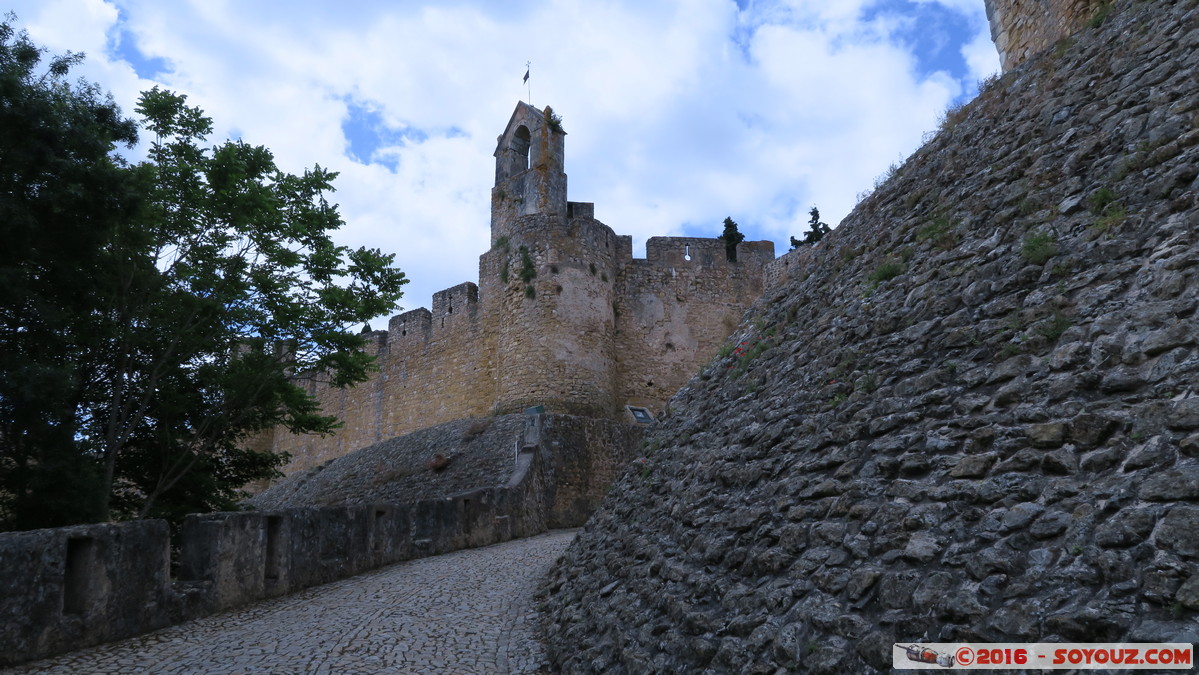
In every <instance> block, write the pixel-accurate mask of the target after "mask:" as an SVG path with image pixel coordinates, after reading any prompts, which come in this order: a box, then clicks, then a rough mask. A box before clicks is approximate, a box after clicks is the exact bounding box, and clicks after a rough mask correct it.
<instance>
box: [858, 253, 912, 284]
mask: <svg viewBox="0 0 1199 675" xmlns="http://www.w3.org/2000/svg"><path fill="white" fill-rule="evenodd" d="M905 271H907V270H906V269H905V267H904V265H903V263H901V262H899V261H898V260H891V259H889V258H888V259H887V260H884V261H883V262H882V263H879V266H878V267H876V268H874V271H873V272H871V273H870V274H869V276H867V277H866V279H867V280H868V281H869V282H870V287H871V288H878V285H879V284H881V283H883V282H884V281H890V280H891V279H894V278H895V277H897V276H899V275H901V274H903V273H904V272H905Z"/></svg>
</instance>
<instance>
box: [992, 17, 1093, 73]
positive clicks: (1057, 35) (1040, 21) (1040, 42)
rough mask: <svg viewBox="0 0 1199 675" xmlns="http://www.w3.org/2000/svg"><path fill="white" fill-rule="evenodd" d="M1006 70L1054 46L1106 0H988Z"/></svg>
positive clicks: (1000, 58) (996, 39)
mask: <svg viewBox="0 0 1199 675" xmlns="http://www.w3.org/2000/svg"><path fill="white" fill-rule="evenodd" d="M985 3H986V8H987V19H988V20H989V21H990V24H991V39H992V40H994V41H995V48H996V49H998V50H999V60H1000V63H1001V64H1002V65H1003V72H1005V73H1006V72H1007V71H1009V70H1011V69H1012V68H1015V67H1016V66H1018V65H1020V64H1021V63H1024V61H1025V60H1027V59H1028V58H1029V57H1030V56H1032V55H1034V54H1036V53H1038V52H1042V51H1044V50H1046V49H1048V48H1049V47H1051V46H1053V45H1054V44H1055V43H1056V42H1057V41H1058V40H1061V39H1063V38H1065V37H1066V36H1068V35H1070V34H1071V33H1073V32H1074V31H1076V30H1078V29H1079V28H1081V27H1082V26H1083V24H1084V23H1086V22H1087V20H1088V19H1090V18H1091V17H1093V16H1094V15H1095V12H1096V11H1098V10H1099V8H1100V7H1101V6H1102V5H1103V0H985Z"/></svg>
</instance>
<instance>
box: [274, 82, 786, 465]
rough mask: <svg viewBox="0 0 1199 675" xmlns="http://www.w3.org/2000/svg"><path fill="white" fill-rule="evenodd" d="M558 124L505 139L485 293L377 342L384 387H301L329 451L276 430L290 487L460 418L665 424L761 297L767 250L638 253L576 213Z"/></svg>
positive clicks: (416, 317)
mask: <svg viewBox="0 0 1199 675" xmlns="http://www.w3.org/2000/svg"><path fill="white" fill-rule="evenodd" d="M551 116H552V111H550V110H549V109H547V110H546V111H539V110H537V109H535V108H533V107H531V106H529V105H527V104H525V103H520V104H518V105H517V107H516V110H515V112H514V113H513V115H512V119H511V120H510V121H509V123H508V127H507V128H506V129H505V131H504V133H503V134H501V135H500V137H499V139H498V147H497V149H496V153H495V157H496V185H495V187H494V188H493V189H492V209H491V213H492V223H491V231H492V242H493V245H492V247H491V249H490V250H488V251H486V252H485V253H483V254H482V255H481V256H480V257H479V281H478V283H477V284H475V283H469V282H468V283H463V284H459V285H457V286H454V287H453V288H449V289H446V290H444V291H441V292H439V293H436V294H435V295H434V296H433V302H432V310H428V309H424V308H420V309H415V310H412V311H409V312H405V313H403V314H400V315H398V316H395V317H394V318H392V319H391V321H390V322H389V323H388V326H387V330H385V331H375V332H373V333H371V334H370V336H369V346H368V349H370V350H371V352H372V353H373V354H375V355H376V356H377V358H378V366H379V371H378V372H377V373H376V374H375V375H374V376H373V377H372V378H371V379H370V380H369V381H367V382H364V383H362V384H360V385H358V386H356V387H353V388H350V389H335V388H331V387H329V386H327V385H326V384H324V383H322V382H321V381H320V380H319V378H318V377H313V378H312V379H309V380H302V381H303V382H304V384H305V386H306V387H308V391H309V392H310V393H312V394H313V395H315V396H316V397H317V398H318V399H319V400H320V402H321V406H322V408H323V409H324V410H325V412H326V413H328V414H332V415H336V416H337V417H338V418H339V419H341V420H343V422H344V426H343V428H342V429H340V430H339V431H338V432H337V433H336V434H335V435H333V436H328V437H321V436H312V435H306V436H297V435H293V434H290V433H288V432H286V431H285V430H282V429H278V430H276V431H275V432H273V433H272V434H269V435H268V436H267V437H265V438H263V439H261V443H262V446H263V447H266V448H269V449H272V450H276V451H286V452H288V453H290V454H291V455H292V462H291V464H289V465H288V467H286V469H285V472H286V473H289V474H290V473H294V472H296V471H300V470H303V469H307V468H310V467H312V466H315V465H318V464H321V463H323V462H325V461H327V460H329V459H333V458H335V457H339V456H342V455H345V454H347V453H349V452H352V451H354V450H356V449H358V448H362V447H365V446H367V445H370V444H372V443H376V442H378V441H381V440H385V439H388V438H392V437H394V436H399V435H402V434H405V433H408V432H411V431H415V430H418V429H423V428H426V427H429V426H433V425H435V424H440V423H442V422H447V421H451V420H456V419H462V418H466V417H479V416H486V415H490V414H502V413H509V412H515V411H519V410H522V409H524V408H527V407H530V406H537V405H540V406H544V407H545V409H546V410H547V411H550V412H562V413H570V414H577V415H585V416H589V417H599V418H609V419H620V418H623V417H625V416H626V415H627V413H626V411H625V407H626V406H637V407H644V408H647V409H649V410H651V411H655V412H656V411H658V410H661V409H662V408H663V407H664V406H665V403H666V401H667V400H669V398H670V397H671V396H672V395H673V394H674V392H675V391H677V390H678V388H679V387H681V386H682V385H683V383H684V382H686V381H687V380H688V379H689V378H690V377H691V376H692V375H693V374H694V373H695V372H696V370H697V369H698V368H699V367H700V366H701V365H702V364H703V363H704V362H705V361H706V360H707V359H709V358H710V357H711V356H712V354H714V353H715V352H716V350H717V348H718V347H719V345H720V343H721V342H722V341H723V340H724V339H725V338H726V337H727V336H728V334H729V333H730V332H732V330H733V328H734V327H735V326H736V324H737V322H738V321H739V320H740V318H741V315H742V314H743V313H744V311H745V310H746V308H748V307H749V305H750V304H751V303H752V302H753V301H754V300H755V299H756V298H757V297H758V296H759V295H761V293H762V291H763V289H764V287H765V282H766V277H767V274H766V270H767V267H768V266H769V265H770V264H771V263H772V261H773V260H774V244H773V243H772V242H769V241H760V242H742V243H741V244H740V245H739V246H738V247H737V260H736V261H735V262H734V261H730V260H728V258H727V255H726V252H725V247H724V242H723V241H721V240H718V239H707V238H694V237H654V238H651V239H650V240H649V241H648V242H647V244H646V257H645V258H643V259H642V258H634V257H633V243H632V237H630V236H627V235H617V234H616V233H615V231H613V229H612V228H611V227H609V226H607V225H605V224H604V223H602V222H600V221H599V220H596V218H595V207H594V205H593V204H590V203H586V202H570V201H567V198H566V197H567V195H566V184H567V179H566V173H565V172H564V171H563V156H564V137H565V135H566V134H565V132H563V131H562V129H561V127H560V126H559V125H558V124H557V123H551V122H550V120H551Z"/></svg>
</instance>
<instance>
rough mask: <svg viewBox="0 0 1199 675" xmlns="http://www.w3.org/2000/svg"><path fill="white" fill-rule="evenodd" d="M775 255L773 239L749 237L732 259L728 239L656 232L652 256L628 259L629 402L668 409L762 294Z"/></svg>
mask: <svg viewBox="0 0 1199 675" xmlns="http://www.w3.org/2000/svg"><path fill="white" fill-rule="evenodd" d="M773 259H774V244H773V242H769V241H755V242H742V243H741V244H740V245H738V247H737V262H729V260H728V258H727V256H726V253H725V248H724V242H723V241H720V240H718V239H701V238H689V237H653V238H651V239H650V240H649V241H648V242H646V257H645V259H644V260H640V259H627V260H626V261H625V263H624V265H623V266H622V268H621V272H620V283H619V288H618V292H617V295H618V298H619V299H618V301H617V313H618V319H617V333H616V349H615V351H616V354H617V361H618V366H617V370H618V378H617V379H618V381H619V383H620V387H619V393H618V396H619V398H620V400H621V402H622V404H625V405H638V406H644V407H647V408H650V409H651V410H654V411H658V410H661V409H662V408H663V406H665V404H666V402H667V401H668V400H669V399H670V397H671V396H673V395H674V393H675V392H676V391H678V389H679V387H681V386H682V385H683V384H684V383H685V382H686V381H687V380H688V379H690V378H691V376H692V375H694V374H695V371H696V369H697V368H699V367H700V366H701V365H702V364H703V363H705V362H706V361H707V360H708V359H710V358H712V356H713V355H714V354H715V353H716V351H717V350H718V348H719V346H720V344H721V343H722V342H723V341H724V339H725V338H726V337H728V335H729V333H731V332H732V331H733V328H735V327H736V325H737V323H738V322H739V321H740V320H741V315H742V314H744V313H745V310H746V308H747V307H748V306H749V303H750V302H752V300H751V299H752V298H757V297H758V296H759V295H761V293H762V290H763V288H764V283H765V275H764V269H765V267H766V265H767V264H769V263H770V261H772V260H773Z"/></svg>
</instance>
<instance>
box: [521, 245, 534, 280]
mask: <svg viewBox="0 0 1199 675" xmlns="http://www.w3.org/2000/svg"><path fill="white" fill-rule="evenodd" d="M536 278H537V266H536V265H534V264H533V258H532V256H530V255H529V249H528V247H527V246H521V247H520V280H521V281H523V282H525V283H526V284H530V283H532V282H533V280H534V279H536Z"/></svg>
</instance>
